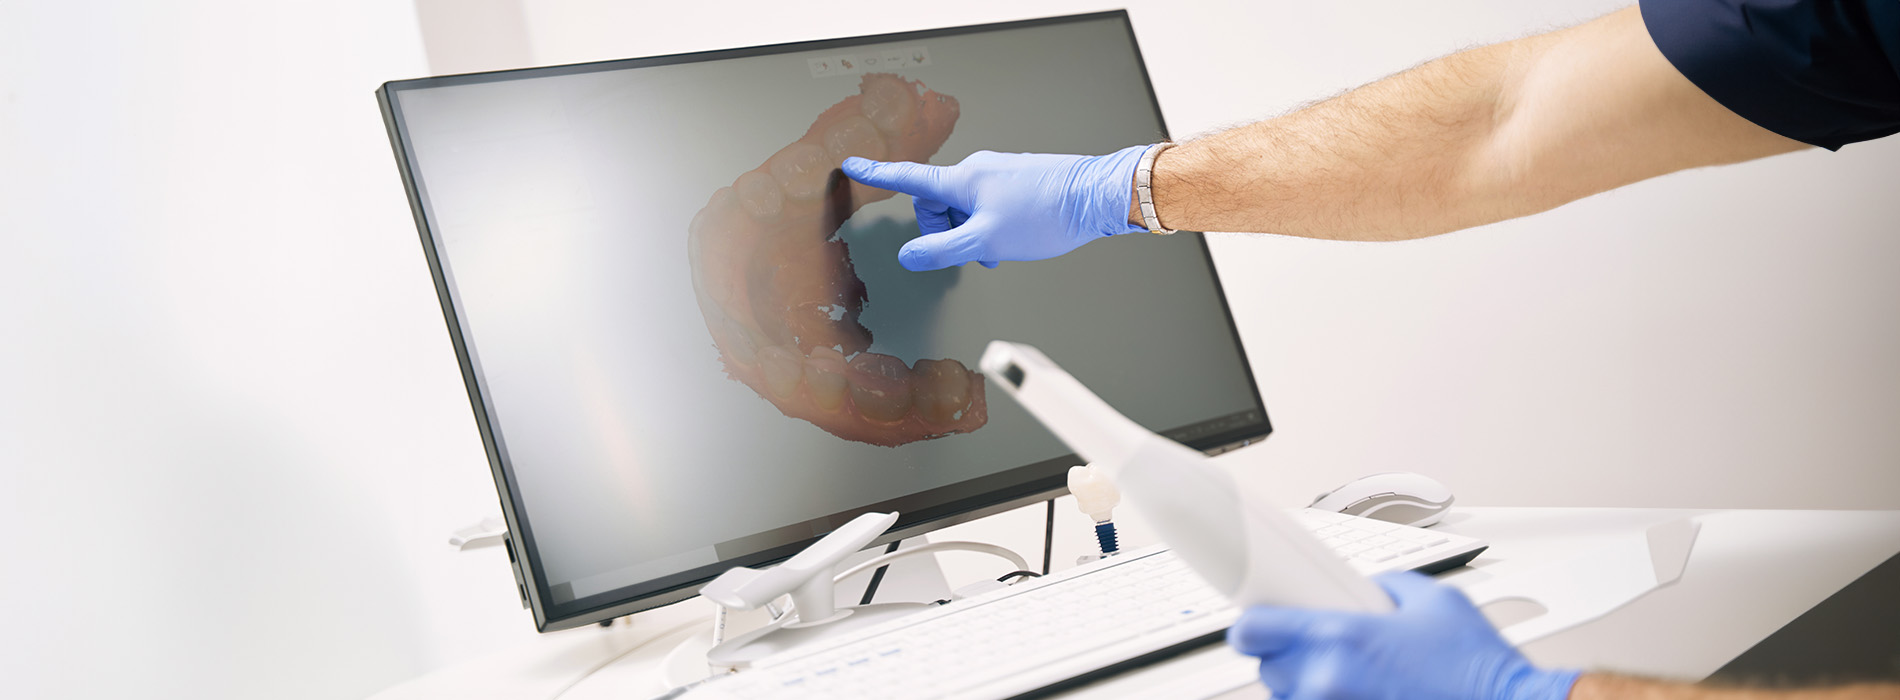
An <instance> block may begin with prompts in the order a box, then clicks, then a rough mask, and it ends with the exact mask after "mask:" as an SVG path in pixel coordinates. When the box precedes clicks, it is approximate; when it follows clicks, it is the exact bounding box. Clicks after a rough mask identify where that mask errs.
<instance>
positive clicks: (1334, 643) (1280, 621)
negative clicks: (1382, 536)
mask: <svg viewBox="0 0 1900 700" xmlns="http://www.w3.org/2000/svg"><path fill="white" fill-rule="evenodd" d="M1378 581H1379V585H1381V586H1384V587H1385V590H1386V592H1387V593H1390V594H1392V600H1393V601H1394V602H1396V603H1397V604H1398V609H1397V610H1395V611H1393V612H1390V613H1385V614H1379V615H1370V614H1361V613H1348V612H1339V611H1332V610H1303V609H1296V608H1274V607H1257V608H1252V609H1250V610H1248V611H1247V612H1246V613H1245V614H1243V615H1241V616H1240V621H1238V622H1235V623H1234V626H1233V627H1232V628H1230V629H1228V630H1227V643H1228V644H1231V645H1233V647H1234V649H1235V650H1236V651H1239V652H1241V653H1243V654H1247V655H1250V656H1258V657H1260V680H1261V682H1263V683H1266V684H1267V687H1268V688H1271V689H1273V695H1274V697H1276V698H1289V699H1290V700H1322V699H1325V700H1375V699H1376V700H1398V699H1400V698H1403V699H1404V700H1563V699H1564V698H1566V697H1568V696H1569V695H1570V686H1571V685H1573V684H1575V683H1576V682H1577V675H1578V672H1577V671H1546V670H1542V669H1539V668H1537V667H1535V666H1532V665H1531V663H1530V662H1529V661H1527V660H1525V659H1524V655H1523V654H1520V653H1518V651H1517V649H1515V648H1513V647H1512V646H1511V645H1510V644H1509V643H1507V642H1505V641H1504V638H1503V637H1500V636H1498V632H1497V630H1496V629H1494V628H1492V627H1491V622H1490V621H1489V620H1486V619H1484V615H1483V614H1481V613H1479V612H1478V609H1477V608H1476V607H1474V606H1473V605H1472V604H1471V601H1470V600H1469V599H1467V598H1465V595H1464V594H1463V593H1460V592H1458V590H1457V589H1455V588H1452V587H1450V586H1445V585H1441V584H1439V583H1438V582H1436V581H1433V580H1432V579H1431V578H1430V577H1427V576H1424V575H1421V574H1416V573H1412V572H1409V571H1408V572H1401V573H1394V574H1385V575H1383V576H1380V577H1379V578H1378Z"/></svg>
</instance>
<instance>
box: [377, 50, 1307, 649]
mask: <svg viewBox="0 0 1900 700" xmlns="http://www.w3.org/2000/svg"><path fill="white" fill-rule="evenodd" d="M378 96H379V98H380V101H381V103H382V106H383V112H384V116H385V118H386V121H387V124H388V127H389V134H390V139H391V142H392V144H393V145H394V147H395V152H396V159H397V161H398V164H399V166H400V170H401V172H402V176H403V181H404V183H405V185H406V186H407V187H408V191H409V196H410V203H411V205H412V207H413V210H414V213H415V219H416V224H417V228H418V229H419V230H420V232H421V238H422V247H423V251H424V253H425V255H426V257H427V259H428V262H429V267H430V270H431V272H432V273H433V274H434V278H435V283H436V289H437V291H438V293H439V296H440V300H441V304H442V309H443V317H444V319H445V320H446V321H447V323H448V329H449V337H450V339H451V340H452V341H453V343H454V347H455V351H456V355H457V357H458V358H459V360H460V363H461V368H462V373H463V377H464V378H465V380H466V383H467V387H468V393H469V399H470V403H471V405H472V406H473V408H474V413H475V419H476V424H477V425H478V426H479V428H480V432H481V436H482V439H483V441H484V443H485V445H486V447H487V453H488V459H489V463H490V467H491V470H492V472H493V475H494V478H495V484H496V487H497V489H498V491H499V493H500V496H501V504H502V509H503V512H504V514H505V516H506V519H507V523H508V527H509V531H510V533H511V536H510V538H509V540H508V549H509V554H510V558H511V559H512V560H513V562H514V565H515V567H516V573H517V576H518V577H519V580H520V584H521V593H522V598H523V600H524V602H525V603H526V604H527V605H528V607H530V608H532V610H533V612H534V619H535V624H536V626H537V628H539V629H541V630H543V631H547V630H554V629H562V628H568V627H575V626H579V625H584V624H587V623H591V622H595V621H599V620H604V619H608V618H611V617H615V616H619V615H625V614H628V613H632V612H637V611H640V610H644V609H647V608H651V607H655V606H658V605H663V604H666V603H670V602H674V601H678V600H682V599H685V598H687V597H690V596H692V595H694V592H695V590H696V589H697V588H698V587H699V586H700V585H702V584H704V583H705V582H707V581H709V580H711V579H712V578H713V577H715V576H717V575H718V574H719V573H720V572H722V571H725V570H726V569H728V568H730V567H733V566H757V565H762V564H768V563H770V562H772V561H775V560H779V559H783V558H785V557H788V556H790V555H791V554H793V553H795V552H797V551H798V550H799V549H801V548H802V547H804V546H805V545H807V544H809V543H811V542H812V541H814V540H815V539H816V538H817V537H819V536H822V535H823V534H825V533H827V532H829V531H830V530H831V529H833V528H835V527H837V526H838V525H841V524H843V523H844V522H846V521H847V520H849V519H851V518H852V517H854V516H856V515H858V514H861V513H864V512H868V511H873V510H878V511H885V510H895V511H898V512H899V513H901V514H902V518H901V519H900V520H899V521H898V524H897V526H896V527H895V528H894V529H893V530H892V531H891V532H890V533H889V534H888V535H886V540H885V541H889V540H890V539H895V538H898V537H906V536H911V535H915V534H919V533H923V532H927V531H929V530H932V529H936V528H940V527H944V526H946V525H950V524H955V523H958V522H963V521H967V520H969V519H972V518H975V517H979V516H982V515H985V514H989V513H994V512H999V511H1002V510H1004V509H1008V508H1013V507H1017V506H1020V505H1024V504H1028V503H1032V502H1035V501H1037V500H1040V499H1045V498H1051V497H1054V496H1056V495H1060V494H1061V493H1063V491H1064V475H1065V472H1066V469H1067V468H1068V467H1069V466H1071V465H1073V464H1075V463H1076V460H1075V458H1074V457H1073V456H1072V455H1070V454H1067V453H1068V450H1067V449H1066V448H1064V447H1063V446H1062V444H1061V443H1060V442H1058V441H1057V440H1056V439H1055V438H1054V437H1053V436H1051V435H1050V434H1049V433H1048V432H1047V431H1046V430H1044V429H1043V428H1042V426H1040V425H1039V424H1037V422H1036V421H1035V419H1033V418H1032V417H1030V416H1029V415H1028V414H1027V413H1025V412H1024V411H1023V410H1022V409H1021V408H1020V407H1018V406H1016V405H1015V404H1014V402H1012V401H1010V400H1009V399H1007V398H1005V397H1004V396H1003V394H1002V393H1001V392H1000V391H990V390H986V388H985V387H986V386H989V382H991V381H994V378H988V377H983V376H980V375H979V374H978V373H977V368H976V366H975V365H976V360H977V358H978V357H980V356H981V354H982V352H983V349H984V346H985V344H986V343H988V342H989V341H990V340H992V339H999V338H1000V339H1007V340H1015V341H1021V342H1026V343H1030V344H1032V345H1035V346H1037V347H1040V348H1042V349H1043V350H1044V351H1045V352H1047V353H1048V354H1049V355H1050V356H1052V357H1054V358H1056V359H1057V360H1058V361H1060V362H1061V363H1062V364H1063V366H1064V367H1066V368H1067V369H1069V371H1071V372H1072V373H1073V374H1074V375H1075V376H1076V377H1077V378H1078V379H1081V380H1082V381H1083V382H1085V383H1086V384H1088V385H1089V386H1090V387H1092V388H1094V389H1095V390H1096V391H1097V392H1099V393H1100V394H1101V395H1102V396H1103V397H1104V398H1105V399H1107V400H1108V401H1110V402H1112V403H1113V404H1114V405H1115V406H1117V407H1118V408H1120V409H1121V410H1123V411H1125V412H1126V413H1127V414H1128V415H1129V417H1131V418H1133V419H1134V420H1136V421H1138V422H1140V423H1142V424H1143V425H1145V426H1147V427H1148V428H1150V429H1152V430H1155V431H1157V432H1160V433H1162V434H1164V435H1167V436H1169V437H1171V438H1174V439H1177V440H1179V441H1181V442H1183V443H1185V444H1187V445H1189V446H1192V447H1195V448H1199V449H1203V450H1209V451H1214V450H1220V449H1224V448H1227V447H1230V446H1234V445H1239V444H1245V443H1247V442H1250V441H1253V440H1258V439H1260V438H1262V437H1264V436H1265V435H1266V434H1267V433H1268V432H1269V431H1270V429H1271V428H1270V426H1269V424H1268V422H1267V416H1266V412H1265V410H1264V408H1263V407H1262V405H1261V401H1260V397H1259V393H1258V391H1257V390H1256V388H1255V386H1254V382H1253V379H1252V374H1251V372H1250V371H1249V369H1248V366H1247V359H1246V355H1245V354H1244V352H1243V351H1242V348H1241V344H1240V338H1239V336H1238V335H1237V334H1236V332H1235V329H1234V325H1233V319H1232V317H1231V316H1230V314H1229V313H1228V309H1227V303H1226V300H1225V298H1224V297H1223V295H1222V292H1221V286H1220V282H1219V279H1218V278H1217V275H1216V274H1215V269H1214V265H1213V261H1212V259H1211V258H1210V257H1209V255H1208V250H1207V246H1206V243H1205V242H1204V241H1203V240H1202V238H1201V236H1200V235H1199V234H1193V233H1182V234H1179V235H1175V236H1166V237H1164V236H1152V235H1147V234H1140V235H1128V236H1118V237H1115V238H1110V239H1107V240H1103V241H1098V242H1095V243H1091V244H1089V245H1087V246H1084V247H1083V248H1081V249H1079V250H1077V251H1075V252H1073V253H1071V254H1069V255H1066V256H1063V257H1061V258H1057V259H1053V260H1047V261H1040V262H1005V263H1003V264H1002V265H1001V266H1000V267H997V268H995V269H987V268H983V267H980V266H977V265H970V266H967V267H964V268H953V269H947V270H941V271H936V272H921V273H920V272H909V271H906V270H904V269H903V268H902V267H900V266H899V265H898V263H897V250H898V247H899V246H901V245H902V244H903V243H904V242H905V241H907V240H909V239H910V238H912V237H914V236H915V235H917V225H916V222H915V219H914V218H913V214H912V210H911V202H910V198H909V197H904V196H892V195H891V193H888V192H884V191H882V190H874V189H871V188H868V187H864V186H862V185H857V184H854V183H851V182H850V181H848V180H847V179H845V178H844V177H843V176H842V174H841V173H839V172H838V171H837V166H838V163H839V161H840V160H841V159H842V158H843V157H845V156H848V155H864V156H867V157H874V158H881V159H903V160H915V161H920V162H930V163H936V164H949V163H955V162H957V161H960V160H962V159H963V158H964V157H965V156H967V155H969V154H971V153H973V152H975V151H978V150H984V149H987V150H996V151H1037V152H1057V153H1107V152H1110V151H1113V150H1116V149H1119V148H1122V147H1125V146H1128V145H1131V144H1138V143H1146V142H1152V141H1156V140H1160V139H1162V138H1164V137H1165V136H1166V133H1167V132H1166V128H1165V127H1164V126H1163V124H1162V121H1161V114H1160V110H1159V108H1158V107H1157V105H1156V103H1155V100H1154V94H1153V92H1152V90H1151V88H1150V86H1149V83H1148V78H1147V72H1146V69H1145V68H1144V67H1143V65H1142V61H1141V55H1140V52H1139V50H1138V49H1137V47H1136V45H1135V39H1134V34H1133V32H1132V30H1131V28H1130V25H1129V21H1128V17H1127V14H1126V13H1124V12H1106V13H1099V14H1088V15H1078V16H1071V17H1057V18H1049V19H1040V20H1030V21H1023V22H1009V23H1003V24H991V25H983V26H971V27H960V28H954V29H943V30H935V31H921V32H911V33H903V34H888V35H881V36H869V37H859V38H854V39H839V40H833V41H817V42H807V43H798V44H784V45H777V46H765V47H757V48H745V49H734V50H728V51H711V52H705V53H696V54H687V55H678V56H662V57H655V58H639V59H631V60H624V61H609V62H603V63H590V64H583V65H570V66H556V67H547V68H532V69H524V70H512V71H502V72H495V73H482V74H473V75H457V76H447V77H435V78H425V79H419V80H404V81H396V82H391V83H388V84H385V85H384V86H383V87H382V89H381V90H379V92H378Z"/></svg>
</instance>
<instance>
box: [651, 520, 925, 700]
mask: <svg viewBox="0 0 1900 700" xmlns="http://www.w3.org/2000/svg"><path fill="white" fill-rule="evenodd" d="M928 543H929V540H928V539H927V538H926V537H924V536H919V537H912V538H910V539H906V540H903V541H902V543H901V544H900V545H899V549H910V548H912V547H919V546H922V545H925V544H928ZM886 547H887V545H879V546H876V547H872V548H870V549H866V550H864V551H861V552H858V553H856V554H853V555H851V557H850V558H848V559H846V560H845V561H844V563H843V564H842V565H841V566H840V567H839V570H843V569H846V568H849V567H852V566H856V565H858V564H860V563H862V562H866V561H870V560H871V558H873V557H877V556H882V555H883V554H884V552H885V549H886ZM871 576H872V574H871V572H865V573H861V574H857V575H854V576H852V577H851V578H848V579H845V580H843V581H840V582H838V585H837V589H836V592H835V594H834V595H835V599H836V602H837V608H838V610H839V611H841V612H842V611H845V610H851V611H852V613H851V614H850V615H849V616H848V617H847V618H846V619H841V620H838V621H836V622H832V623H829V624H825V625H821V626H816V627H804V628H801V627H796V626H783V625H778V624H775V623H773V622H772V621H771V619H770V616H769V614H767V613H766V612H765V611H763V610H757V611H751V612H738V611H730V612H729V613H728V614H727V626H726V635H725V637H726V640H727V641H740V640H742V639H745V638H746V637H749V636H754V635H757V636H758V637H762V638H763V637H767V634H769V635H770V638H769V639H767V640H766V641H765V642H764V643H758V642H755V643H753V644H749V645H747V646H746V649H747V651H746V653H743V654H740V655H736V656H737V657H738V658H731V657H722V658H721V659H719V661H722V662H725V663H716V662H715V661H714V660H713V659H711V658H709V656H708V653H709V652H710V651H711V650H712V648H713V640H712V630H710V629H707V630H702V631H700V632H697V633H695V634H693V635H692V636H689V637H687V638H686V639H685V640H684V641H682V642H680V643H679V645H678V646H676V647H674V649H673V650H672V651H671V652H669V653H668V654H667V657H666V662H665V667H664V669H663V678H664V680H665V682H666V685H667V687H668V688H677V687H679V686H682V685H686V684H689V683H693V682H696V681H699V680H703V679H705V678H707V677H708V676H710V675H712V674H713V673H715V672H717V673H724V672H725V670H726V669H727V668H744V667H745V665H746V664H749V663H751V662H752V661H754V660H756V659H760V658H764V657H765V656H769V655H771V654H774V653H778V652H780V651H783V650H785V649H789V648H792V647H795V646H798V645H800V644H803V643H806V642H809V641H812V640H815V639H819V638H823V637H829V636H831V635H835V634H843V633H848V632H850V631H851V630H854V629H862V628H863V627H864V626H866V625H869V624H876V623H879V622H883V621H885V620H889V619H892V618H894V617H901V616H903V615H907V614H910V613H914V612H918V611H921V610H925V609H928V608H929V607H930V606H931V605H932V604H934V603H935V602H936V601H939V600H947V599H949V598H950V595H951V590H950V584H949V581H948V580H947V579H946V578H945V577H944V573H943V567H941V566H939V565H938V564H937V558H936V557H935V556H922V555H920V556H912V557H905V558H903V559H899V560H897V561H894V562H892V563H891V565H890V569H889V570H887V571H885V572H884V577H883V578H882V579H881V580H880V581H879V582H878V586H877V592H876V594H875V596H874V597H873V599H872V600H873V601H874V602H872V603H871V605H869V606H860V605H858V603H859V602H860V601H862V600H863V599H864V590H865V588H866V587H867V586H868V585H869V584H870V581H871ZM793 624H794V625H796V623H793ZM774 629H776V630H778V631H776V632H771V631H770V630H774Z"/></svg>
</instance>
